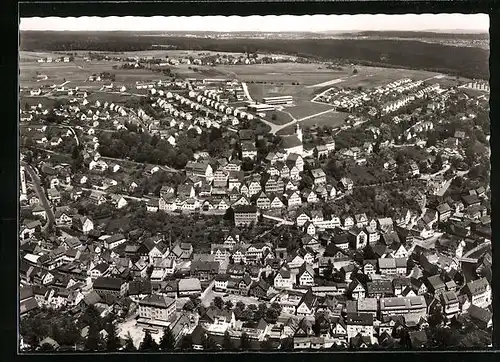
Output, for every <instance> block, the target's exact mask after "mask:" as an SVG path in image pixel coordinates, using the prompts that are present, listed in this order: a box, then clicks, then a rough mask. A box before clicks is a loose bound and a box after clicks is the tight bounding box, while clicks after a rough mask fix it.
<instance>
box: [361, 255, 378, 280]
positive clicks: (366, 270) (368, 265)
mask: <svg viewBox="0 0 500 362" xmlns="http://www.w3.org/2000/svg"><path fill="white" fill-rule="evenodd" d="M376 272H377V260H376V259H365V260H363V274H365V275H368V276H372V275H374V274H376Z"/></svg>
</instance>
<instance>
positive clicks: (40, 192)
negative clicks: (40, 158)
mask: <svg viewBox="0 0 500 362" xmlns="http://www.w3.org/2000/svg"><path fill="white" fill-rule="evenodd" d="M21 164H22V165H23V166H24V167H25V170H26V172H28V173H29V175H30V178H31V181H32V183H33V186H34V187H35V192H36V194H37V196H38V198H39V199H40V201H41V203H42V206H43V208H44V209H45V212H46V213H47V218H48V220H49V222H50V223H52V224H54V223H55V221H56V218H55V216H54V212H53V211H52V208H51V207H50V203H49V200H48V199H47V196H46V195H45V190H44V189H43V187H42V182H41V181H40V178H39V177H38V175H37V174H36V172H35V171H34V170H33V167H31V165H29V164H27V163H26V162H24V161H21Z"/></svg>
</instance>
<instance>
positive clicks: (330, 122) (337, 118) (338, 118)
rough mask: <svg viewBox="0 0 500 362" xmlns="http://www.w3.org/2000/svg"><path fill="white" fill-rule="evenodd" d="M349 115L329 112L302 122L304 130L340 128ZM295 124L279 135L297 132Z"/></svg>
mask: <svg viewBox="0 0 500 362" xmlns="http://www.w3.org/2000/svg"><path fill="white" fill-rule="evenodd" d="M347 116H348V113H344V112H329V113H325V114H322V115H319V116H316V117H312V118H309V119H306V120H304V121H301V122H300V126H301V127H302V128H307V127H313V126H318V127H320V126H330V127H340V126H341V125H342V124H343V123H344V122H345V120H346V118H347ZM295 127H296V125H295V124H292V125H290V126H287V127H285V128H282V129H281V130H279V131H278V132H277V133H276V134H277V135H281V136H284V135H290V134H293V133H294V132H295Z"/></svg>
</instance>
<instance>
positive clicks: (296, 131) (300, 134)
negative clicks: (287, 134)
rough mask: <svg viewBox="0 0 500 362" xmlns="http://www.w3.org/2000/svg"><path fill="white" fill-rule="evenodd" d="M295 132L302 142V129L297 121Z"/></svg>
mask: <svg viewBox="0 0 500 362" xmlns="http://www.w3.org/2000/svg"><path fill="white" fill-rule="evenodd" d="M295 134H296V135H297V138H298V139H299V140H300V142H302V129H301V128H300V125H299V124H298V123H297V129H296V130H295Z"/></svg>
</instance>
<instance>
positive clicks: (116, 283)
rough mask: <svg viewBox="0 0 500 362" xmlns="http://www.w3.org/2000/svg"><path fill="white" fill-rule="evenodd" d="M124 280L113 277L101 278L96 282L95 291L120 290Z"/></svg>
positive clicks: (94, 284)
mask: <svg viewBox="0 0 500 362" xmlns="http://www.w3.org/2000/svg"><path fill="white" fill-rule="evenodd" d="M122 284H123V280H121V279H119V278H111V277H99V278H97V279H96V280H94V283H93V287H94V289H106V290H120V288H121V286H122Z"/></svg>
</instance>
